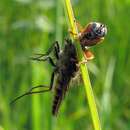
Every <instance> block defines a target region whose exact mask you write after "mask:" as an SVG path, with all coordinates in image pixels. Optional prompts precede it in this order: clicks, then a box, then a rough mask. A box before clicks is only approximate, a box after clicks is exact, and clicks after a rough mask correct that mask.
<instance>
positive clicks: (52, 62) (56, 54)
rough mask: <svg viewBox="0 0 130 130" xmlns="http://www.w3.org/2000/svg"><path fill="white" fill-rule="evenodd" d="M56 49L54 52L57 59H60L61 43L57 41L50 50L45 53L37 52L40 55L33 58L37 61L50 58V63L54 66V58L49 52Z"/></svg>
mask: <svg viewBox="0 0 130 130" xmlns="http://www.w3.org/2000/svg"><path fill="white" fill-rule="evenodd" d="M53 50H54V54H55V57H56V59H59V53H60V46H59V43H58V42H57V41H56V42H55V43H54V44H53V45H52V47H50V48H49V49H48V51H47V52H46V53H45V54H36V55H38V56H37V57H32V58H31V60H36V61H46V60H48V61H49V63H50V64H51V65H52V66H54V67H55V66H56V65H55V63H54V61H53V59H52V58H51V57H50V56H49V54H50V53H51V52H52V51H53Z"/></svg>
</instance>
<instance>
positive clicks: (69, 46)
mask: <svg viewBox="0 0 130 130" xmlns="http://www.w3.org/2000/svg"><path fill="white" fill-rule="evenodd" d="M77 64H78V61H77V57H76V49H75V46H74V44H73V43H72V41H71V40H68V39H67V40H65V47H64V50H63V51H62V52H61V53H59V60H58V61H57V63H56V68H55V72H56V73H57V78H56V79H57V81H56V84H55V86H54V91H55V96H54V101H53V107H52V114H53V115H56V114H57V112H58V109H59V106H60V104H61V101H62V100H63V98H64V97H65V95H66V92H67V90H68V88H69V83H70V81H71V79H72V78H73V77H75V73H76V72H77V71H78V67H77Z"/></svg>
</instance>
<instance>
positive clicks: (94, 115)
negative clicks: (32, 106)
mask: <svg viewBox="0 0 130 130" xmlns="http://www.w3.org/2000/svg"><path fill="white" fill-rule="evenodd" d="M65 11H66V12H67V15H68V21H69V24H70V29H71V30H72V32H73V35H72V39H73V40H76V35H75V34H78V29H77V26H76V22H75V18H74V14H73V9H72V5H71V2H70V0H65ZM75 46H76V49H77V56H78V60H79V61H83V60H84V56H83V52H82V48H81V46H80V44H79V41H78V40H76V42H75ZM80 70H81V74H82V79H83V82H84V86H85V91H86V97H87V99H88V104H89V108H90V112H91V116H92V121H93V125H94V129H95V130H101V125H100V120H99V115H98V111H97V107H96V103H95V99H94V94H93V90H92V86H91V82H90V79H89V74H88V69H87V66H86V65H85V64H81V66H80Z"/></svg>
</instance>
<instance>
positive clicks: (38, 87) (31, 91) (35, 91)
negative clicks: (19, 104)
mask: <svg viewBox="0 0 130 130" xmlns="http://www.w3.org/2000/svg"><path fill="white" fill-rule="evenodd" d="M54 77H55V71H54V72H53V73H52V76H51V82H50V87H49V86H46V85H38V86H35V87H32V88H31V89H30V90H29V91H27V92H26V93H24V94H22V95H20V96H18V97H16V98H15V99H14V100H13V101H11V104H13V103H14V102H16V101H17V100H19V99H21V98H22V97H24V96H27V95H33V94H36V93H44V92H48V91H51V90H52V87H53V83H54ZM42 88H47V89H43V90H42ZM39 89H41V90H39Z"/></svg>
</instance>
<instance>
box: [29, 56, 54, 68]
mask: <svg viewBox="0 0 130 130" xmlns="http://www.w3.org/2000/svg"><path fill="white" fill-rule="evenodd" d="M31 60H36V61H47V60H48V61H49V63H50V64H51V65H52V66H54V67H56V64H55V63H54V61H53V59H52V58H51V57H50V56H45V57H44V58H38V57H32V58H31Z"/></svg>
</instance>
